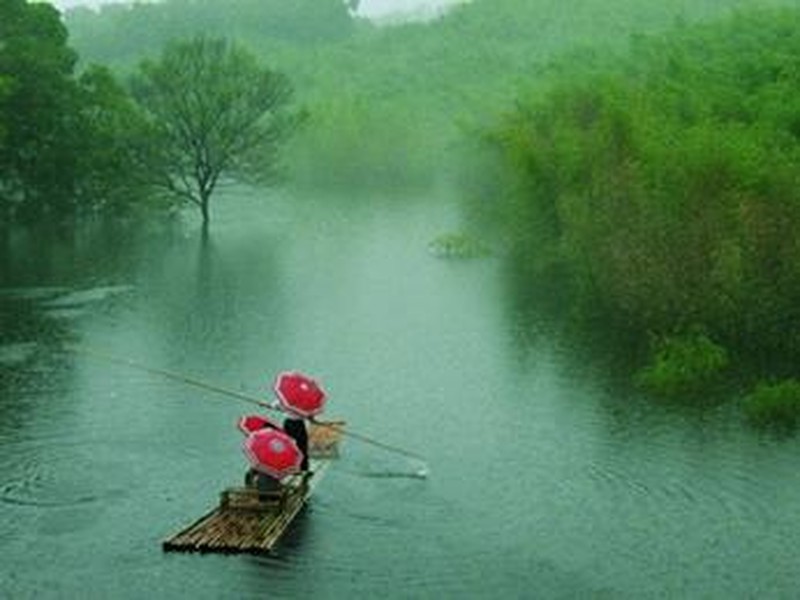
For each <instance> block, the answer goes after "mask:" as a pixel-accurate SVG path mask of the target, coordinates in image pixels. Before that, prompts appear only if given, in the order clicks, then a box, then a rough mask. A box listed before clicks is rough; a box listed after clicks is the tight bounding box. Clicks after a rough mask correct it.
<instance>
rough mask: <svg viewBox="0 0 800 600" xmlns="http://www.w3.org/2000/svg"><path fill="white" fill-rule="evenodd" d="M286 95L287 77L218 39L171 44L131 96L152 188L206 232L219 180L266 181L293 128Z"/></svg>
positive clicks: (144, 71)
mask: <svg viewBox="0 0 800 600" xmlns="http://www.w3.org/2000/svg"><path fill="white" fill-rule="evenodd" d="M291 92H292V89H291V85H290V84H289V80H288V79H287V78H286V77H285V76H284V75H282V74H280V73H276V72H273V71H271V70H269V69H266V68H264V67H262V66H260V65H259V64H258V61H257V60H256V59H255V57H254V56H252V55H251V54H250V53H249V52H247V51H246V50H243V49H242V48H239V47H238V46H236V45H233V44H230V43H228V42H226V41H225V40H222V39H209V38H205V37H197V38H194V39H193V40H191V41H188V42H176V43H174V44H170V45H168V46H167V47H166V49H165V50H164V52H163V54H162V56H161V57H160V59H159V60H158V61H144V62H143V63H142V64H141V66H140V68H139V75H138V76H137V77H136V78H135V79H134V80H133V93H134V97H135V98H136V99H137V101H138V102H139V105H140V106H141V107H142V109H143V110H144V113H145V115H146V117H147V119H148V121H149V123H150V126H151V134H150V137H151V148H152V150H151V152H150V164H149V166H148V169H147V174H148V176H149V177H150V178H151V180H152V183H153V186H154V187H156V188H161V189H163V190H164V191H166V192H167V193H168V194H170V195H173V196H175V197H176V198H177V199H179V200H183V201H186V202H190V203H192V204H195V205H197V206H198V207H199V208H200V211H201V214H202V217H203V224H204V225H208V222H209V216H210V213H209V205H210V200H211V195H212V194H213V192H214V190H215V189H216V187H217V185H218V184H219V183H220V178H223V177H226V178H229V179H230V178H239V179H249V180H254V181H258V182H261V183H265V182H268V181H270V180H271V178H272V176H273V175H274V169H275V166H276V164H277V155H278V149H279V146H280V144H281V142H282V141H283V140H284V139H285V138H286V135H287V134H288V133H289V132H290V130H291V128H292V126H293V122H294V120H295V119H294V118H293V117H292V116H291V115H289V113H288V112H287V106H288V104H289V101H290V98H291Z"/></svg>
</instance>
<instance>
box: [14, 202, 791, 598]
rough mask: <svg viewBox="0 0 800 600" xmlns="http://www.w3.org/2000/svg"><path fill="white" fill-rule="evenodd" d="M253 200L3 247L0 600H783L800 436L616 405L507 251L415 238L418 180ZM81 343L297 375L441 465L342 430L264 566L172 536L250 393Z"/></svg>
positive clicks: (227, 459) (228, 453)
mask: <svg viewBox="0 0 800 600" xmlns="http://www.w3.org/2000/svg"><path fill="white" fill-rule="evenodd" d="M236 196H238V197H236ZM255 200H256V198H255V197H251V196H248V195H247V194H244V193H239V194H233V193H229V194H228V195H226V196H222V197H220V198H219V202H218V203H217V209H218V212H217V214H216V215H215V216H216V218H217V220H216V222H215V223H214V224H213V227H212V234H211V237H210V239H208V240H206V241H203V240H202V238H201V236H200V235H199V230H198V228H197V227H196V225H195V224H194V223H193V222H191V223H189V224H187V225H185V226H183V227H176V228H169V227H164V228H163V229H160V230H158V231H151V232H148V233H139V234H136V235H134V234H132V233H130V232H128V233H126V232H125V231H124V230H123V231H115V232H111V233H106V234H100V233H98V232H95V233H85V234H81V235H73V236H66V235H61V236H59V235H56V234H52V233H51V234H41V233H40V234H35V235H34V234H31V233H23V232H16V233H14V234H13V235H9V236H6V237H5V238H2V244H1V245H0V269H2V270H0V325H2V330H0V556H2V561H0V597H8V598H143V597H151V598H181V597H193V598H262V597H274V598H294V597H297V598H304V597H312V596H313V597H317V598H351V597H353V598H369V597H376V596H378V595H380V596H381V597H384V598H387V597H388V598H473V597H474V598H489V597H491V598H587V597H592V598H653V597H665V598H795V597H797V594H798V583H800V575H798V570H797V562H796V555H795V552H796V548H797V547H798V545H800V469H798V468H797V454H798V450H799V449H800V448H799V447H798V442H796V441H794V440H788V441H787V440H782V441H781V440H771V439H764V438H762V437H759V436H757V435H755V434H753V433H752V432H749V431H747V430H746V429H743V428H742V427H741V426H740V424H739V422H738V420H737V419H736V417H735V416H733V415H728V414H725V413H724V412H723V411H719V412H717V411H707V412H705V413H700V414H698V413H697V412H687V411H686V410H682V409H680V408H675V407H672V408H670V407H664V406H659V405H655V404H653V403H649V402H647V401H645V400H644V399H641V398H636V397H630V396H629V395H628V396H626V397H621V396H622V394H621V393H620V392H618V391H614V390H615V388H614V387H613V386H610V385H608V383H607V382H606V381H604V380H603V378H602V377H601V375H600V373H599V372H598V370H597V369H593V368H591V367H590V366H589V365H584V364H582V363H581V360H579V359H578V352H576V349H575V348H570V347H569V344H566V343H563V342H561V341H559V339H558V338H557V336H555V335H554V334H551V333H548V331H550V329H549V328H548V326H547V323H544V322H537V319H536V318H533V319H531V316H530V313H529V311H524V314H522V313H521V312H520V311H521V309H522V307H520V303H519V302H518V301H517V300H516V299H514V298H513V297H510V296H511V290H513V289H514V286H513V285H510V283H511V282H509V281H507V280H506V278H507V277H508V275H507V274H506V273H505V271H504V269H503V268H502V264H501V261H500V260H498V259H496V258H489V259H483V260H475V261H453V260H442V259H438V258H436V257H434V256H432V255H431V254H430V253H429V252H428V250H427V244H428V242H429V241H430V240H431V239H432V238H433V237H435V236H436V235H437V234H439V233H442V232H444V231H450V230H453V229H454V228H457V220H456V219H455V215H454V213H453V211H451V210H449V209H448V208H447V207H446V205H443V204H442V203H441V202H440V200H441V198H437V197H436V196H435V195H431V196H430V197H426V195H425V194H420V195H419V197H418V198H415V199H413V201H409V200H408V199H404V200H403V201H397V200H386V199H381V198H373V199H368V201H366V202H361V203H356V202H349V203H344V204H343V203H342V201H341V200H338V199H335V198H317V199H313V200H304V201H298V200H296V199H289V198H281V197H270V198H267V199H260V200H261V201H260V202H259V203H256V202H255ZM70 345H78V346H79V347H81V348H84V349H90V350H92V351H93V352H108V353H113V354H116V355H120V356H124V357H126V358H130V359H135V360H137V361H141V362H144V363H146V364H149V365H153V366H155V367H158V368H161V369H168V370H170V371H175V372H180V373H184V374H187V375H189V376H193V377H199V378H202V379H204V380H207V381H211V382H214V383H215V384H217V385H221V386H225V387H228V388H232V389H235V390H239V391H243V392H247V393H251V394H263V395H268V394H269V392H268V390H269V386H270V383H271V380H272V378H273V376H274V374H275V373H276V372H277V371H279V370H282V369H286V368H297V369H301V370H304V371H307V372H309V373H311V374H314V375H315V376H317V377H318V378H319V379H320V380H321V382H322V383H323V385H324V386H325V387H326V388H327V390H328V391H329V394H330V404H329V407H330V408H329V411H328V412H329V414H330V415H331V416H341V417H344V418H346V419H347V420H348V422H349V423H350V426H351V427H352V428H353V429H357V430H358V431H359V432H361V433H365V434H368V435H370V436H374V437H376V438H378V439H381V440H384V441H386V442H389V443H392V444H396V445H400V446H403V447H405V448H408V449H410V450H413V451H415V452H418V453H420V454H422V455H424V456H425V457H426V458H427V462H428V466H429V468H430V476H429V477H428V478H427V479H425V480H422V479H416V478H413V477H408V476H407V475H409V474H413V472H414V471H415V469H416V468H417V467H418V465H416V464H415V463H413V462H412V461H409V460H407V459H405V458H403V457H401V456H396V455H392V454H389V453H387V452H384V451H382V450H379V449H376V448H373V447H370V446H368V445H364V444H362V443H359V442H358V441H356V440H352V439H351V440H348V442H347V443H346V446H345V447H344V455H343V457H342V460H341V461H339V462H338V463H337V465H336V466H335V468H333V469H332V470H330V471H329V472H328V475H327V477H326V479H325V481H324V482H323V483H322V485H321V486H320V488H319V490H318V495H317V496H315V498H314V499H313V502H312V505H311V506H310V508H309V510H308V511H306V512H305V513H304V514H303V515H301V517H300V518H299V520H298V521H297V522H296V524H295V526H294V527H293V529H292V530H291V532H290V533H289V535H288V536H287V537H286V539H285V540H284V542H283V543H282V544H281V545H280V547H279V549H278V552H277V553H276V554H275V556H270V557H263V558H261V557H249V556H236V557H230V556H215V555H206V556H198V555H181V554H163V553H162V552H161V547H160V541H161V539H162V538H164V537H165V536H166V535H168V534H169V533H172V532H174V531H175V530H177V529H179V528H180V527H182V526H183V525H184V524H186V523H187V522H188V521H191V520H193V519H195V518H196V517H198V516H200V514H202V513H203V512H205V511H206V510H207V509H209V508H210V507H211V506H213V505H214V504H215V502H216V499H217V493H218V491H219V490H220V489H222V488H223V487H225V486H227V485H230V484H235V483H238V482H239V481H240V480H241V475H242V473H243V471H244V470H245V461H244V457H243V455H242V453H241V451H240V442H241V438H240V434H239V433H238V431H237V430H236V428H235V421H236V419H237V418H238V417H239V416H240V415H242V414H245V413H247V412H248V411H249V410H250V409H249V407H248V405H245V404H239V403H237V401H235V400H230V399H227V398H224V397H218V396H213V395H211V394H208V393H206V392H204V391H202V390H198V389H194V388H191V387H189V386H186V385H181V384H178V383H176V382H174V381H170V380H168V379H165V378H162V377H158V376H153V375H151V374H148V373H146V372H141V371H138V370H135V369H132V368H128V367H124V366H119V365H114V364H111V363H108V362H105V361H103V360H98V359H97V358H94V357H90V356H88V355H85V354H75V353H70V352H69V351H67V350H66V348H67V347H68V346H70Z"/></svg>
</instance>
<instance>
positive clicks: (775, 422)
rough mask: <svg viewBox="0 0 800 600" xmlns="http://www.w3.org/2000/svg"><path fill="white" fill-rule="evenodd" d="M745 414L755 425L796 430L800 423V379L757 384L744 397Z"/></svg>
mask: <svg viewBox="0 0 800 600" xmlns="http://www.w3.org/2000/svg"><path fill="white" fill-rule="evenodd" d="M745 414H746V415H747V418H748V419H749V420H750V422H751V423H753V424H754V425H755V426H757V427H762V428H775V429H779V430H783V431H794V430H796V429H797V426H798V425H799V424H800V381H797V380H796V379H787V380H784V381H781V382H777V383H761V384H759V385H758V386H757V387H756V389H755V390H754V391H753V392H752V393H751V394H749V395H748V396H747V397H746V398H745Z"/></svg>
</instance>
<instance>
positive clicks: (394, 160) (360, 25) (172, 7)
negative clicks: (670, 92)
mask: <svg viewBox="0 0 800 600" xmlns="http://www.w3.org/2000/svg"><path fill="white" fill-rule="evenodd" d="M787 1H790V0H784V1H783V2H781V1H780V0H662V1H660V2H649V1H645V0H562V1H560V2H552V1H551V0H473V1H472V2H469V3H467V4H464V5H459V6H458V7H457V8H454V9H453V10H451V11H450V12H448V13H447V14H446V16H444V17H443V18H441V19H438V20H435V21H433V22H430V23H407V24H404V25H398V26H391V27H379V26H376V25H374V24H372V23H370V22H368V21H365V20H361V19H355V18H353V17H352V14H353V13H352V10H353V9H355V8H356V7H357V5H358V3H357V2H356V1H351V2H349V3H348V2H343V1H341V0H292V1H291V2H287V1H286V0H164V1H162V2H158V3H138V4H133V5H122V4H121V5H106V6H103V7H101V8H100V9H99V10H98V11H93V10H90V9H75V10H71V11H68V12H67V13H66V15H65V22H66V24H67V26H68V28H69V30H70V33H71V36H72V37H71V39H72V42H73V44H74V46H75V48H76V49H77V50H78V52H79V53H80V55H81V57H82V59H83V60H84V61H85V62H86V63H87V64H88V63H92V62H99V63H102V64H106V65H111V66H112V67H113V68H114V69H115V71H117V72H127V71H130V70H131V69H132V68H133V67H134V66H135V65H136V64H137V62H138V60H139V59H141V58H142V56H144V55H154V54H156V53H157V52H159V51H160V49H161V48H162V46H163V45H164V44H165V43H166V42H167V41H169V40H171V39H174V38H180V37H187V36H191V35H194V34H197V33H203V34H207V35H214V36H225V37H228V38H233V39H237V40H238V41H240V42H241V43H243V44H244V45H245V46H247V47H248V48H250V49H251V50H253V51H254V52H255V53H256V54H257V55H258V56H260V57H261V58H262V59H263V60H264V61H265V62H266V63H267V64H269V65H270V66H272V67H274V68H277V69H279V70H280V71H282V72H284V73H286V74H287V75H288V76H289V77H290V78H291V79H292V81H293V83H294V84H295V87H296V89H297V96H298V100H299V101H300V102H302V103H303V104H305V105H306V106H307V107H308V112H309V116H310V121H309V123H308V125H309V126H308V127H306V128H305V129H304V134H303V135H301V136H299V137H298V138H297V140H296V142H297V143H296V144H295V147H294V149H295V152H294V153H293V155H292V161H291V163H292V167H293V170H294V180H295V181H296V182H298V183H306V184H309V185H325V186H332V185H338V186H343V187H347V188H348V189H352V187H353V186H356V185H361V184H364V185H370V186H371V185H383V186H386V185H391V184H397V185H399V186H403V185H408V184H411V183H417V184H427V183H429V182H430V180H431V179H433V178H436V177H438V176H440V175H441V173H442V171H443V170H445V169H447V168H448V167H449V166H450V165H451V163H452V162H453V156H454V144H455V143H456V142H457V140H459V138H460V136H461V135H462V132H461V129H462V128H463V127H464V126H465V125H467V126H470V127H471V126H472V125H474V124H480V123H482V122H484V121H485V119H486V117H487V115H491V114H493V113H494V112H496V111H497V110H498V109H500V108H502V107H505V106H507V105H508V104H510V103H511V102H513V98H514V97H515V96H516V94H517V93H518V91H519V89H520V88H521V87H524V86H527V85H529V84H530V81H531V79H536V78H537V77H538V73H539V71H540V70H541V69H542V66H543V65H546V64H547V63H548V62H549V61H551V60H552V59H553V58H554V57H555V56H558V55H559V54H561V53H563V52H571V51H573V50H574V49H575V48H576V47H586V48H593V49H594V50H593V52H596V51H597V48H599V47H603V48H624V47H625V46H627V44H628V40H629V36H630V35H631V34H634V33H637V34H638V33H647V32H653V31H659V30H663V29H665V28H668V27H671V26H672V25H673V23H674V22H675V21H676V19H679V20H684V21H686V22H694V21H697V20H702V19H708V18H712V17H715V16H719V15H724V14H727V13H729V12H730V11H731V10H732V9H734V8H737V7H758V6H769V5H776V4H785V3H786V2H787Z"/></svg>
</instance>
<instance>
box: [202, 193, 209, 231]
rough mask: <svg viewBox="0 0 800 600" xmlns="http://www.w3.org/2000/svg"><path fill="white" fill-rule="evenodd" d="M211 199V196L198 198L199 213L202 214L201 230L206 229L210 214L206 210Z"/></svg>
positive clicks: (206, 195)
mask: <svg viewBox="0 0 800 600" xmlns="http://www.w3.org/2000/svg"><path fill="white" fill-rule="evenodd" d="M210 198H211V194H203V195H202V196H201V197H200V212H201V213H202V214H203V228H207V227H208V223H209V219H210V214H209V210H208V201H209V199H210Z"/></svg>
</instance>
